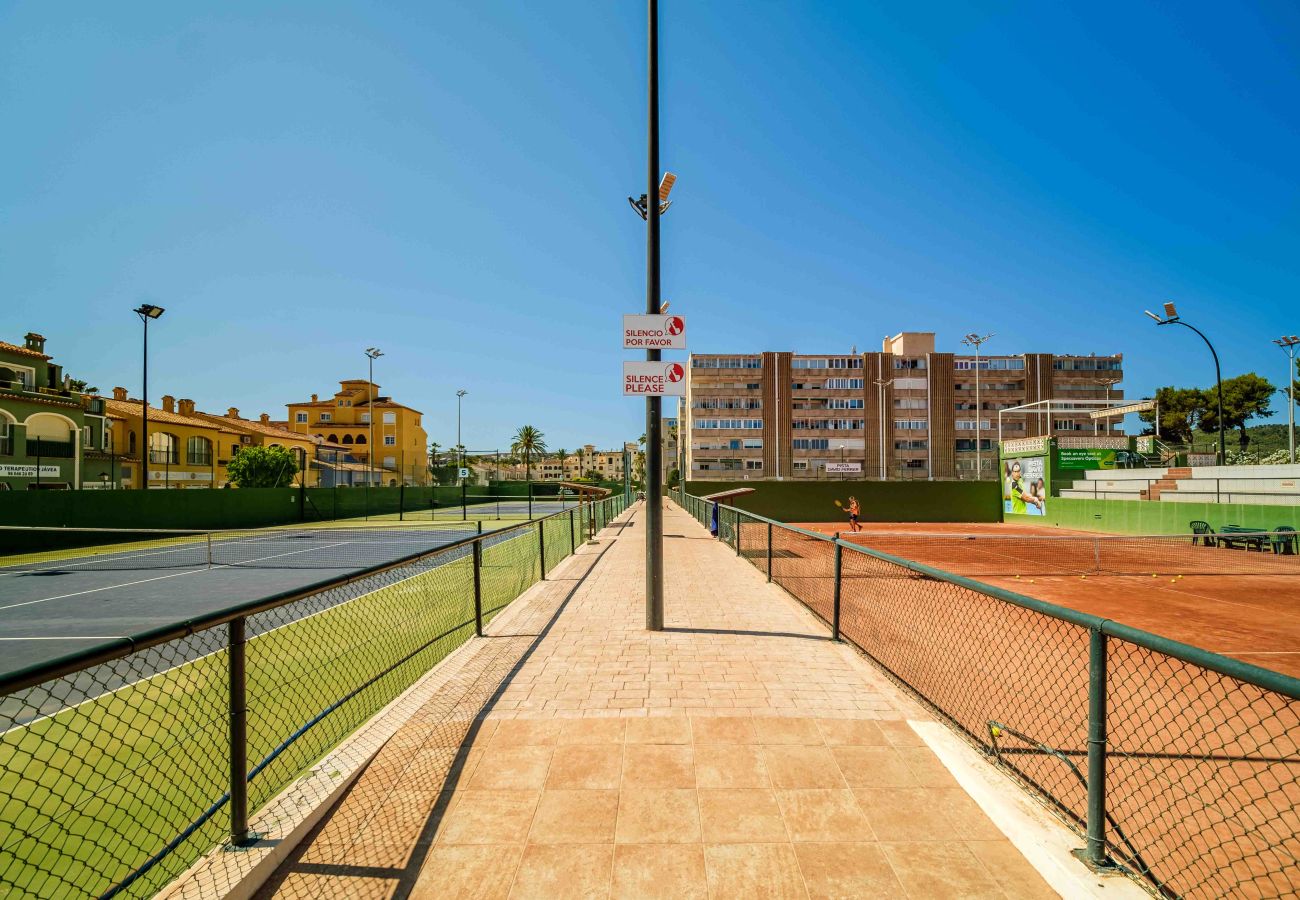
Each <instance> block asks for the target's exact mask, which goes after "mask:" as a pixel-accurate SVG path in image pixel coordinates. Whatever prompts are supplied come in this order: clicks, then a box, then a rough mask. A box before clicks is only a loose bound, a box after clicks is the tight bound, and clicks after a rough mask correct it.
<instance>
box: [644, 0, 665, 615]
mask: <svg viewBox="0 0 1300 900" xmlns="http://www.w3.org/2000/svg"><path fill="white" fill-rule="evenodd" d="M647 8H648V9H647V11H648V14H649V17H648V22H647V26H648V27H647V37H648V41H647V49H648V51H649V52H648V54H647V56H648V62H647V72H646V76H647V82H648V85H647V87H648V100H649V110H648V115H647V119H646V126H647V132H648V133H647V148H646V149H647V153H646V200H647V202H646V298H645V311H646V312H647V313H649V314H650V315H658V314H659V0H647ZM645 358H646V361H647V362H658V361H659V359H660V353H659V351H658V350H647V351H646V354H645ZM662 402H663V401H662V400H661V399H660V398H659V397H647V398H646V401H645V418H646V428H645V434H646V473H645V476H646V530H645V562H646V573H645V625H646V629H647V630H648V631H663V628H664V577H663V567H664V558H663V551H664V522H663V514H664V503H663V491H664V485H663V445H662V443H661V442H660V412H661V404H662Z"/></svg>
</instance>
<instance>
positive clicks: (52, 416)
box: [0, 333, 116, 492]
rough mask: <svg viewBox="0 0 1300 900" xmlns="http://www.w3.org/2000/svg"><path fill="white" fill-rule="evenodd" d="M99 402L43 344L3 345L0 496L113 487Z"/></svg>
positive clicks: (36, 340) (29, 338)
mask: <svg viewBox="0 0 1300 900" xmlns="http://www.w3.org/2000/svg"><path fill="white" fill-rule="evenodd" d="M111 441H112V431H111V429H110V428H109V427H108V422H107V420H106V418H105V415H104V401H103V400H102V399H101V398H99V397H96V396H94V395H89V394H85V393H83V392H81V391H79V390H74V389H73V385H72V381H71V379H70V378H68V377H67V376H65V375H64V374H63V367H62V366H60V365H57V364H55V363H54V362H53V361H52V360H51V357H50V356H49V355H47V354H46V353H45V338H44V337H42V336H41V335H39V334H35V333H30V334H28V335H26V337H25V338H24V339H23V344H22V345H21V346H20V345H18V344H9V343H6V342H4V341H0V492H4V491H27V490H85V489H104V488H111V487H115V486H116V485H114V483H113V480H114V473H113V471H112V470H113V469H114V468H115V466H114V465H113V461H112V455H111V454H112V447H111Z"/></svg>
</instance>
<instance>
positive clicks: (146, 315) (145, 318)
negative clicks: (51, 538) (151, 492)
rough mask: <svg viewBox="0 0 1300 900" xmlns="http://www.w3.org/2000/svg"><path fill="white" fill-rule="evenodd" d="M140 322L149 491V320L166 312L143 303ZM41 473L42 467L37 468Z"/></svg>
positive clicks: (143, 455) (143, 481) (143, 457)
mask: <svg viewBox="0 0 1300 900" xmlns="http://www.w3.org/2000/svg"><path fill="white" fill-rule="evenodd" d="M132 312H134V313H135V314H136V315H137V316H139V317H140V321H141V322H143V323H144V366H143V368H144V372H143V375H142V377H141V381H142V382H143V384H142V385H141V394H142V395H143V396H142V397H141V398H140V413H141V422H142V425H141V429H140V430H141V431H142V432H143V434H142V435H141V436H142V437H143V438H144V442H143V446H142V447H141V449H140V490H142V491H143V490H148V489H149V320H150V319H157V318H158V317H159V316H161V315H162V314H163V313H164V312H165V310H164V309H163V308H162V307H161V306H154V305H153V304H151V303H141V304H140V305H139V306H138V307H136V308H135V309H134V310H132ZM37 471H38V472H39V471H40V467H39V466H38V467H37Z"/></svg>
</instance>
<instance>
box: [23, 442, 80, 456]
mask: <svg viewBox="0 0 1300 900" xmlns="http://www.w3.org/2000/svg"><path fill="white" fill-rule="evenodd" d="M76 454H77V445H76V444H74V443H73V442H72V441H51V440H47V439H46V438H28V439H27V455H28V456H39V457H42V458H44V459H72V458H73V457H74V456H76Z"/></svg>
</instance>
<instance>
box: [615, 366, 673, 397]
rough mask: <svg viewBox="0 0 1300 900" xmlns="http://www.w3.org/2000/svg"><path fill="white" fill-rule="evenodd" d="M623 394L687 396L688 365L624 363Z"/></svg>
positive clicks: (630, 395) (626, 395)
mask: <svg viewBox="0 0 1300 900" xmlns="http://www.w3.org/2000/svg"><path fill="white" fill-rule="evenodd" d="M623 396H625V397H685V396H686V366H685V364H684V363H679V362H666V361H663V360H660V361H658V362H625V363H623Z"/></svg>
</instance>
